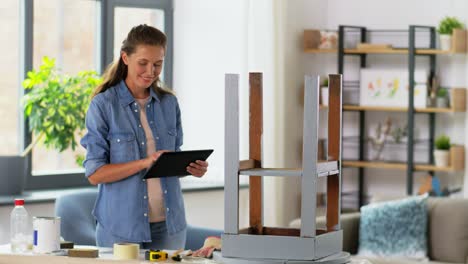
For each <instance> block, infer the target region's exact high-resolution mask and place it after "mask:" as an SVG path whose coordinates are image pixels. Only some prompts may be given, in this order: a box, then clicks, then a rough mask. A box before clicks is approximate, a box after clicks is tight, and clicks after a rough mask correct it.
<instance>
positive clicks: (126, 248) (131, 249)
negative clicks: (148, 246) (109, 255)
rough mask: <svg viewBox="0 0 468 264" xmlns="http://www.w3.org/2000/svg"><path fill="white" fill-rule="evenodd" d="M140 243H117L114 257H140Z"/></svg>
mask: <svg viewBox="0 0 468 264" xmlns="http://www.w3.org/2000/svg"><path fill="white" fill-rule="evenodd" d="M139 253H140V245H139V244H133V243H115V244H114V259H138V255H139Z"/></svg>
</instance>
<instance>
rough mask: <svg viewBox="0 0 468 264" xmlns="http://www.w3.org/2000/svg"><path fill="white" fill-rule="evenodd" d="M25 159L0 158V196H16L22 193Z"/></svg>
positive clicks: (18, 157) (13, 157) (17, 157)
mask: <svg viewBox="0 0 468 264" xmlns="http://www.w3.org/2000/svg"><path fill="white" fill-rule="evenodd" d="M26 168H27V166H26V158H24V157H20V156H0V182H1V183H2V184H0V195H18V194H21V193H22V192H23V189H24V179H25V175H26Z"/></svg>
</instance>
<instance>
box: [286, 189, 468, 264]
mask: <svg viewBox="0 0 468 264" xmlns="http://www.w3.org/2000/svg"><path fill="white" fill-rule="evenodd" d="M427 206H428V207H427V208H428V217H429V219H428V230H427V232H428V234H427V235H428V236H427V237H428V245H427V250H428V258H429V261H418V260H411V259H395V258H393V259H391V258H383V257H379V258H368V257H361V256H357V255H356V254H357V252H358V248H359V226H360V213H358V212H357V213H347V214H342V215H341V228H342V229H343V251H347V252H350V253H351V254H352V255H353V257H352V258H353V259H354V260H363V259H366V260H368V261H370V262H371V263H373V264H390V263H392V264H417V263H428V264H451V263H468V199H461V198H429V199H428V200H427ZM300 225H301V222H300V219H296V220H294V221H292V222H291V223H290V227H292V228H300ZM324 226H325V218H324V217H319V218H318V219H317V227H319V228H320V227H324Z"/></svg>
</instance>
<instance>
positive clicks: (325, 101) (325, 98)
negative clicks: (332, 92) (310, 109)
mask: <svg viewBox="0 0 468 264" xmlns="http://www.w3.org/2000/svg"><path fill="white" fill-rule="evenodd" d="M320 92H321V96H322V98H321V99H322V105H324V106H327V105H328V87H326V86H323V87H321V88H320Z"/></svg>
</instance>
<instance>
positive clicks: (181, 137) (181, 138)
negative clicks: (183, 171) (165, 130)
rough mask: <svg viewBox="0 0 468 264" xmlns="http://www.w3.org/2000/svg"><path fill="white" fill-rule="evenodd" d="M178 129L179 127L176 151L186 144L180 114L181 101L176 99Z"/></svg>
mask: <svg viewBox="0 0 468 264" xmlns="http://www.w3.org/2000/svg"><path fill="white" fill-rule="evenodd" d="M176 118H177V120H176V129H177V138H176V145H175V147H176V148H175V149H176V151H180V147H181V146H182V144H184V132H183V131H182V119H181V114H180V108H179V103H178V102H177V99H176Z"/></svg>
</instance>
